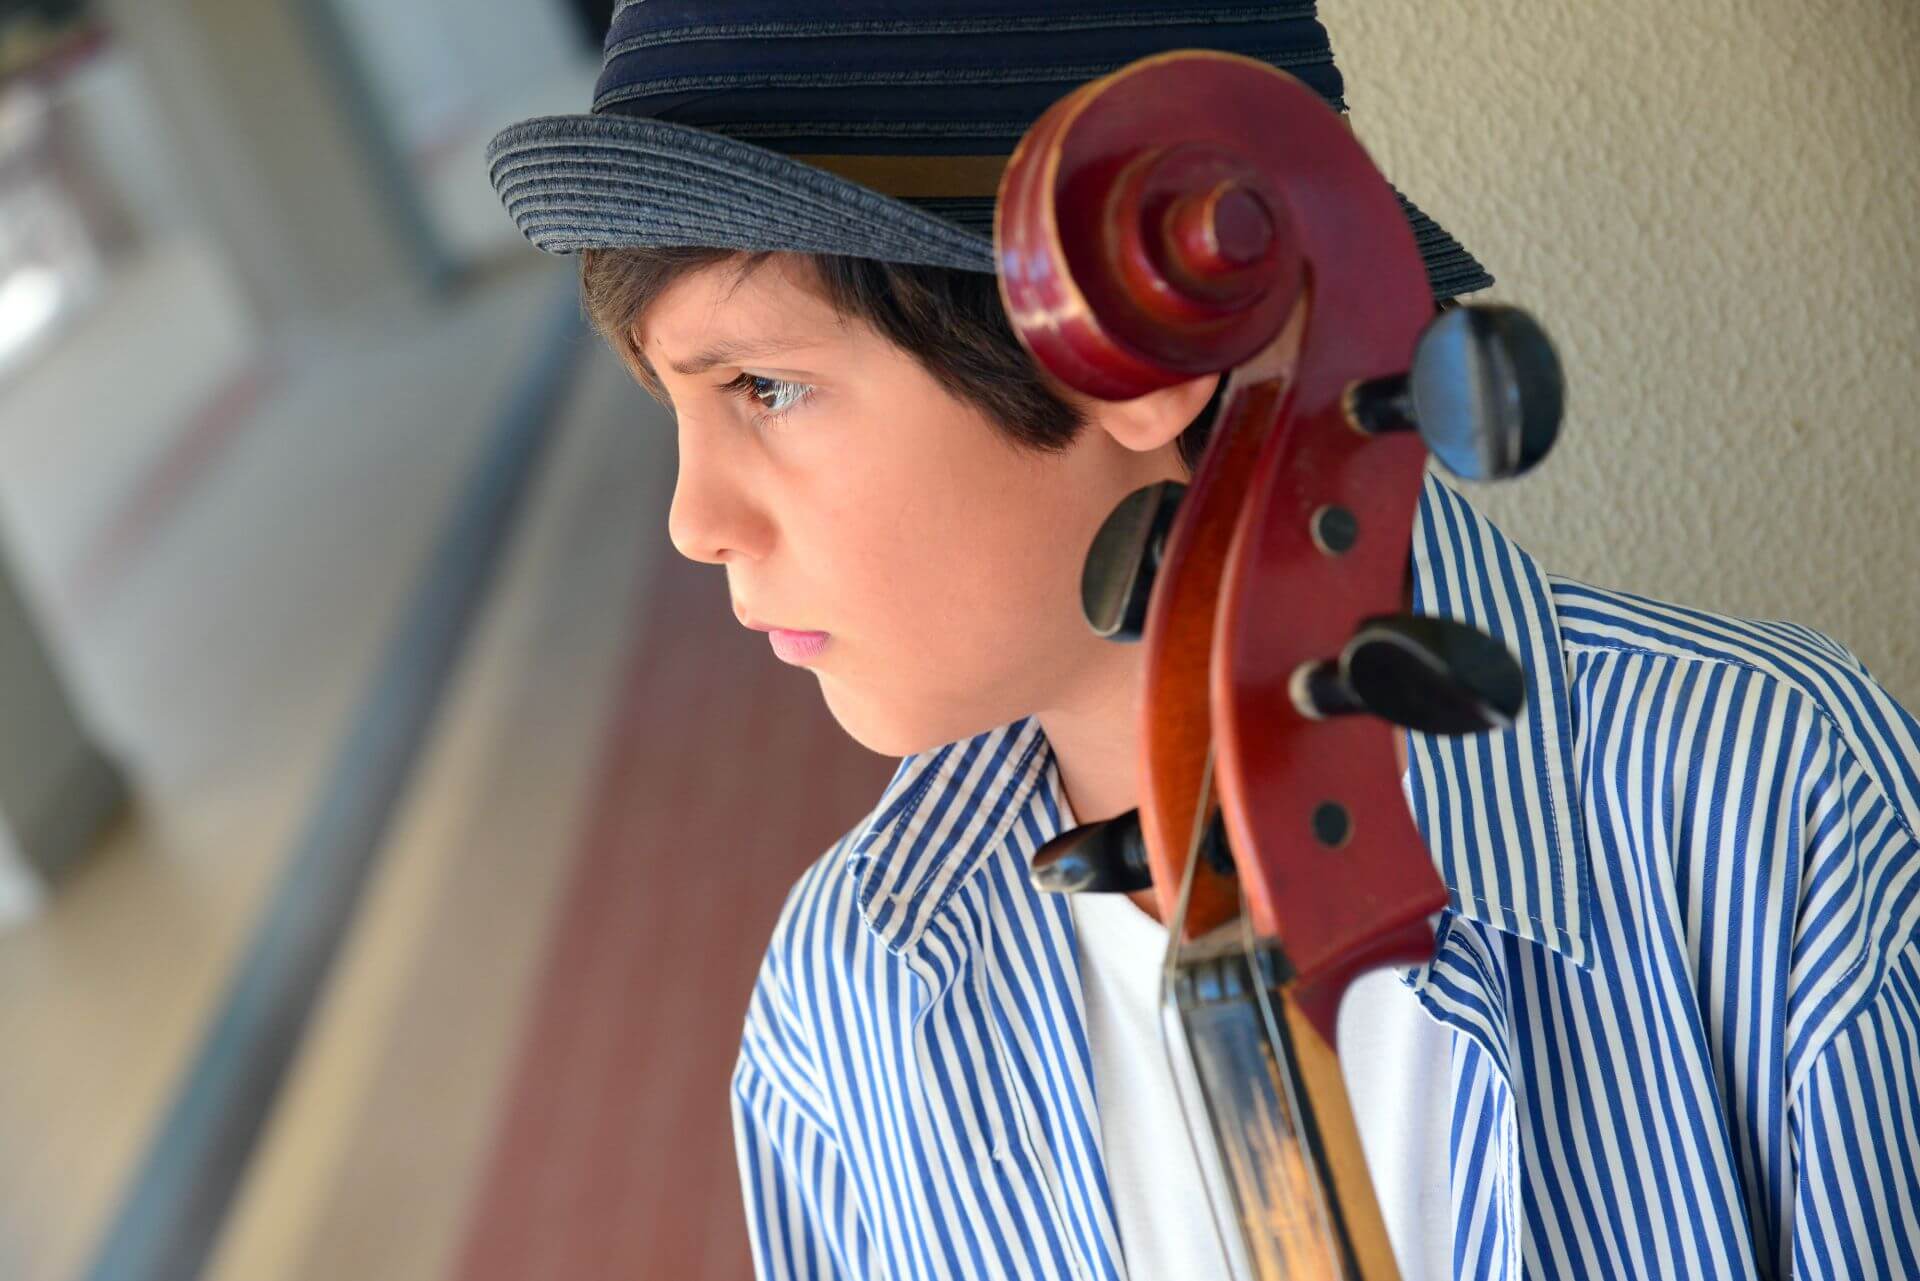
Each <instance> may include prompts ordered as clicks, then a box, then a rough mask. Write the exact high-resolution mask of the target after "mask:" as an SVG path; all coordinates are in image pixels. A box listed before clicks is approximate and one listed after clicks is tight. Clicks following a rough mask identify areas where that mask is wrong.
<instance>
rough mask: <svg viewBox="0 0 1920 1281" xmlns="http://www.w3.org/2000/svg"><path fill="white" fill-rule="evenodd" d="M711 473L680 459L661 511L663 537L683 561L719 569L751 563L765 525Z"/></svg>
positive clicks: (763, 544)
mask: <svg viewBox="0 0 1920 1281" xmlns="http://www.w3.org/2000/svg"><path fill="white" fill-rule="evenodd" d="M716 471H717V469H715V468H713V467H711V466H689V465H688V462H687V460H686V458H685V455H684V454H683V455H682V461H681V465H680V472H679V475H678V477H677V478H676V480H675V483H674V487H673V504H672V506H671V507H669V508H668V510H667V537H668V539H669V540H671V541H672V543H673V546H674V550H676V551H678V552H679V553H680V554H681V555H682V556H685V557H686V558H687V559H688V560H695V561H699V562H701V563H702V564H707V565H724V564H726V563H727V562H728V561H730V560H736V559H739V558H741V557H746V558H748V559H757V558H758V557H759V556H760V555H762V554H763V553H764V551H765V547H766V542H767V531H768V524H767V521H766V518H765V516H764V514H762V513H760V512H758V511H757V510H756V509H755V508H754V506H753V505H752V504H751V503H750V502H748V501H747V499H746V496H745V495H744V494H743V493H741V492H740V490H739V488H738V486H736V485H733V484H730V483H729V482H728V481H727V480H726V478H725V477H724V476H722V475H719V474H716Z"/></svg>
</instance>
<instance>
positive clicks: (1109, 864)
mask: <svg viewBox="0 0 1920 1281" xmlns="http://www.w3.org/2000/svg"><path fill="white" fill-rule="evenodd" d="M1032 877H1033V885H1034V888H1035V889H1041V890H1047V891H1049V892H1051V893H1055V894H1070V893H1093V894H1107V893H1114V892H1119V893H1125V894H1131V893H1133V892H1134V891H1135V890H1144V889H1146V888H1147V887H1148V886H1150V885H1152V884H1153V873H1152V872H1151V871H1150V870H1148V868H1147V842H1146V838H1145V837H1144V836H1142V835H1141V833H1140V811H1139V810H1128V811H1127V812H1126V813H1124V814H1122V815H1120V816H1119V817H1117V818H1110V819H1106V820H1104V821H1102V822H1098V823H1087V824H1085V825H1083V826H1081V827H1076V828H1073V829H1071V830H1069V831H1065V832H1062V833H1060V835H1058V836H1056V837H1054V838H1053V839H1052V840H1050V841H1048V842H1047V843H1046V844H1045V845H1042V846H1041V847H1040V852H1039V853H1037V854H1035V855H1034V856H1033V871H1032Z"/></svg>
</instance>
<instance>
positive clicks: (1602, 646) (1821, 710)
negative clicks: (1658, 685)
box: [1565, 638, 1920, 849]
mask: <svg viewBox="0 0 1920 1281" xmlns="http://www.w3.org/2000/svg"><path fill="white" fill-rule="evenodd" d="M1565 644H1566V648H1567V650H1568V652H1569V653H1572V652H1577V651H1597V652H1602V653H1617V654H1639V655H1641V656H1643V657H1646V658H1660V659H1671V660H1673V661H1675V662H1690V663H1711V664H1715V665H1718V666H1723V667H1732V668H1737V669H1739V670H1742V671H1746V672H1751V673H1752V674H1753V675H1754V676H1755V677H1756V678H1758V679H1760V680H1763V681H1766V682H1767V683H1768V684H1769V685H1771V686H1772V687H1773V688H1774V689H1775V690H1777V691H1779V692H1781V693H1783V694H1787V695H1792V696H1794V697H1796V698H1798V699H1800V700H1801V701H1802V702H1803V703H1805V704H1806V705H1807V707H1808V708H1809V709H1810V710H1811V711H1812V712H1813V713H1814V715H1816V716H1818V717H1819V718H1820V719H1821V720H1822V721H1824V722H1825V723H1826V726H1827V728H1828V729H1829V730H1831V731H1832V732H1833V736H1834V740H1835V742H1834V746H1835V748H1836V750H1843V751H1845V752H1846V754H1847V756H1848V758H1849V759H1850V760H1852V761H1853V762H1854V764H1855V766H1856V767H1858V768H1859V770H1860V772H1861V775H1862V776H1863V777H1864V778H1865V779H1866V780H1867V782H1868V783H1869V784H1871V785H1872V786H1873V787H1874V788H1875V789H1876V790H1878V791H1879V792H1880V793H1881V794H1882V795H1883V796H1884V797H1885V799H1886V801H1887V812H1888V814H1889V815H1891V816H1892V818H1893V821H1894V823H1895V824H1896V825H1897V826H1898V827H1899V828H1900V830H1901V831H1902V832H1904V833H1906V837H1907V840H1909V841H1911V842H1912V843H1913V844H1914V846H1915V847H1916V848H1917V849H1920V833H1915V831H1914V830H1913V826H1912V824H1910V823H1908V821H1907V816H1906V813H1905V812H1904V810H1903V809H1902V807H1901V806H1900V805H1898V804H1896V803H1895V798H1894V797H1892V796H1890V795H1887V794H1886V792H1887V789H1886V787H1885V786H1884V785H1883V784H1882V783H1881V781H1880V779H1879V777H1878V776H1877V775H1875V774H1874V772H1873V771H1872V770H1870V769H1868V768H1867V767H1866V765H1865V763H1864V762H1862V761H1861V760H1860V759H1859V754H1858V753H1857V752H1855V751H1854V750H1853V746H1852V744H1851V742H1850V736H1849V734H1848V732H1847V727H1846V725H1845V724H1844V723H1843V722H1842V721H1841V719H1840V718H1839V717H1838V716H1837V715H1835V714H1834V711H1833V709H1832V708H1831V707H1828V706H1827V704H1826V701H1825V700H1824V699H1822V698H1821V697H1820V696H1819V694H1817V693H1816V692H1814V691H1813V690H1810V689H1808V688H1807V687H1806V686H1804V685H1802V684H1801V683H1800V682H1799V681H1796V680H1794V679H1793V678H1792V677H1790V676H1786V675H1783V674H1781V673H1779V672H1771V671H1768V670H1767V669H1766V668H1764V667H1762V666H1760V665H1759V664H1758V663H1755V662H1751V661H1749V660H1747V659H1743V658H1739V657H1736V656H1735V655H1732V654H1697V653H1693V652H1691V651H1688V650H1679V649H1667V648H1654V647H1651V646H1646V645H1632V644H1628V643H1626V642H1624V641H1612V640H1607V639H1605V638H1596V639H1591V640H1567V641H1565ZM1835 661H1838V660H1835ZM1859 674H1860V673H1858V672H1857V671H1856V672H1855V675H1859Z"/></svg>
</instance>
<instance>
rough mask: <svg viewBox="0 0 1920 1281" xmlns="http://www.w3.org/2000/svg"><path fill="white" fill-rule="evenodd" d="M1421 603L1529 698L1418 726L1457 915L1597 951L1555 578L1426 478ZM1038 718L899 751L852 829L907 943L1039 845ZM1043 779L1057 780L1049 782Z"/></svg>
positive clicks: (1050, 794)
mask: <svg viewBox="0 0 1920 1281" xmlns="http://www.w3.org/2000/svg"><path fill="white" fill-rule="evenodd" d="M1411 560H1412V566H1413V583H1414V609H1415V611H1416V612H1418V613H1424V614H1433V615H1439V616H1443V617H1447V618H1454V619H1458V620H1460V621H1462V622H1466V623H1471V624H1473V625H1474V626H1476V627H1478V628H1480V629H1481V630H1483V631H1486V632H1488V633H1490V634H1492V635H1494V636H1496V637H1499V638H1500V639H1501V640H1503V641H1505V642H1506V644H1507V645H1508V647H1509V648H1511V649H1512V650H1513V651H1514V653H1515V655H1516V656H1517V657H1518V658H1519V660H1520V665H1521V668H1522V671H1523V672H1524V674H1525V677H1526V687H1527V704H1526V709H1525V710H1524V711H1523V712H1522V713H1521V715H1520V717H1519V718H1518V719H1517V720H1516V721H1515V722H1514V724H1513V726H1512V727H1511V728H1509V729H1507V730H1503V731H1501V732H1499V733H1496V734H1481V735H1474V736H1471V737H1467V738H1436V737H1430V736H1428V735H1424V734H1410V735H1408V740H1409V752H1408V765H1409V796H1410V799H1411V803H1412V807H1413V811H1414V818H1415V822H1416V823H1417V824H1418V826H1419V828H1420V831H1421V834H1422V835H1423V836H1424V837H1425V838H1426V841H1427V844H1428V847H1429V848H1430V849H1431V850H1432V852H1433V856H1434V862H1435V864H1436V866H1437V867H1438V868H1439V871H1440V875H1441V878H1442V879H1443V880H1444V881H1445V882H1446V884H1447V889H1448V892H1449V895H1450V898H1451V900H1452V908H1453V911H1454V912H1455V913H1457V914H1458V915H1460V916H1463V917H1466V918H1468V919H1471V920H1474V921H1478V922H1480V923H1482V924H1485V925H1490V926H1493V927H1494V928H1496V929H1501V930H1505V931H1507V932H1508V933H1510V934H1515V935H1519V936H1520V937H1523V938H1527V939H1530V940H1532V941H1534V942H1536V943H1539V944H1542V945H1543V946H1546V947H1549V948H1552V949H1553V950H1555V951H1557V952H1560V953H1562V954H1563V955H1565V956H1567V957H1568V958H1570V959H1571V960H1573V961H1574V962H1575V963H1576V964H1582V965H1584V964H1585V963H1586V959H1587V899H1588V891H1587V882H1588V873H1587V866H1586V847H1585V843H1584V841H1583V839H1582V833H1581V828H1580V823H1579V819H1578V815H1579V809H1578V806H1577V804H1576V803H1575V801H1576V792H1575V790H1574V778H1575V775H1574V770H1573V733H1572V729H1571V725H1570V720H1569V701H1568V695H1567V681H1566V670H1565V664H1564V661H1563V659H1562V657H1561V650H1560V628H1559V621H1558V618H1557V616H1556V615H1555V613H1554V608H1553V600H1552V596H1551V593H1550V591H1549V590H1548V586H1547V581H1546V576H1545V574H1544V573H1542V571H1541V570H1540V568H1539V566H1537V565H1536V564H1535V563H1534V561H1533V559H1532V558H1531V557H1530V556H1528V555H1527V554H1526V553H1525V552H1523V551H1521V550H1520V548H1519V547H1518V545H1516V544H1515V543H1514V542H1513V541H1512V540H1511V539H1509V538H1507V537H1506V535H1504V534H1502V533H1501V532H1500V531H1499V530H1498V529H1496V528H1495V527H1494V526H1493V523H1492V522H1491V521H1489V520H1487V519H1486V518H1485V517H1483V516H1481V515H1480V514H1479V513H1478V512H1476V511H1474V510H1473V508H1472V507H1470V506H1469V505H1468V504H1467V502H1466V501H1465V500H1464V499H1463V498H1461V497H1460V496H1459V495H1458V494H1456V493H1454V492H1453V491H1452V490H1451V489H1448V488H1447V487H1446V486H1445V485H1443V484H1441V483H1440V482H1439V481H1438V480H1437V479H1435V478H1433V477H1432V476H1429V477H1428V478H1427V483H1426V491H1425V493H1424V494H1423V496H1422V498H1421V503H1420V509H1419V512H1418V515H1417V517H1416V519H1415V522H1414V530H1413V547H1412V556H1411ZM1053 773H1054V770H1053V758H1052V753H1051V752H1050V751H1049V750H1048V749H1047V744H1046V736H1045V734H1044V733H1042V732H1041V730H1040V727H1039V724H1038V722H1036V721H1034V720H1032V719H1031V718H1027V719H1023V720H1019V721H1015V722H1014V723H1012V724H1010V725H1004V726H1001V727H1000V728H998V729H994V730H990V731H988V732H987V733H985V734H981V735H978V736H976V737H974V738H970V739H964V740H961V741H959V742H955V743H949V744H947V745H946V746H944V747H940V748H937V749H935V750H933V751H931V752H924V753H921V754H919V755H915V756H909V757H907V758H905V759H904V760H902V761H901V762H900V766H899V768H898V769H896V770H895V771H894V776H893V779H892V781H891V782H889V783H888V784H887V787H886V790H885V791H884V792H883V793H882V795H881V798H880V802H879V804H878V805H876V806H875V807H874V810H873V812H872V813H871V814H870V815H869V817H868V818H867V820H866V822H865V823H863V824H862V825H861V827H860V828H859V829H858V830H857V831H856V832H855V834H854V837H853V840H852V843H851V847H850V852H849V854H848V861H847V872H848V874H849V875H851V876H853V877H855V878H856V880H857V882H858V891H857V895H856V898H857V901H858V903H859V907H860V912H861V915H862V917H863V918H864V919H865V920H866V923H867V924H868V926H869V927H871V928H872V929H873V931H874V932H875V933H876V934H877V935H878V936H879V937H880V938H881V939H882V941H883V942H884V943H885V945H886V946H887V947H888V948H889V949H890V950H892V951H894V952H902V951H905V950H906V949H908V948H910V947H911V946H912V945H913V944H914V943H915V942H916V941H917V940H918V939H919V937H920V935H921V933H922V932H923V931H924V929H925V928H926V925H927V923H928V922H929V921H930V920H931V919H932V918H933V916H934V915H935V913H936V912H937V911H938V910H939V908H940V906H941V905H942V904H944V902H945V901H946V898H947V896H948V895H949V894H950V893H951V892H952V891H953V890H954V889H955V888H957V887H958V886H959V885H960V884H961V883H962V882H963V881H964V880H965V878H966V876H967V875H968V874H969V873H970V872H972V871H973V870H974V869H975V868H976V867H978V866H979V865H980V863H981V861H982V859H983V858H984V857H985V856H986V855H988V854H990V853H991V852H993V851H994V850H995V849H997V848H999V847H1000V846H1001V844H1002V843H1003V842H1004V841H1005V840H1006V839H1007V837H1008V835H1009V833H1010V831H1011V830H1012V829H1013V827H1014V825H1015V824H1016V823H1020V822H1025V823H1026V824H1028V825H1029V826H1030V828H1031V829H1032V831H1031V832H1030V836H1031V837H1032V838H1033V845H1034V847H1036V848H1037V846H1038V845H1039V843H1040V842H1043V841H1044V840H1046V839H1047V838H1048V837H1050V836H1052V835H1053V834H1054V833H1055V832H1057V831H1058V830H1060V826H1061V824H1062V821H1063V820H1062V810H1063V806H1064V796H1063V795H1061V794H1060V792H1059V789H1058V787H1057V785H1056V784H1053V783H1052V782H1051V781H1050V780H1051V779H1052V777H1053ZM1043 781H1047V782H1048V785H1047V786H1040V785H1039V784H1041V783H1042V782H1043Z"/></svg>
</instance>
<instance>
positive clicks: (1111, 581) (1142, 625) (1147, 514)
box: [1080, 480, 1187, 641]
mask: <svg viewBox="0 0 1920 1281" xmlns="http://www.w3.org/2000/svg"><path fill="white" fill-rule="evenodd" d="M1186 492H1187V487H1186V486H1185V485H1182V484H1181V483H1180V482H1179V481H1175V480H1163V481H1160V482H1158V483H1156V484H1152V485H1148V486H1146V487H1145V488H1142V489H1136V490H1134V491H1133V492H1132V493H1131V494H1128V495H1127V496H1126V497H1125V498H1123V499H1121V500H1120V503H1119V505H1118V506H1116V507H1115V508H1114V509H1113V511H1112V512H1111V513H1110V514H1109V515H1108V516H1107V518H1106V520H1105V521H1103V522H1101V525H1100V532H1099V533H1097V534H1095V535H1094V537H1093V546H1091V547H1090V548H1088V549H1087V559H1086V563H1085V564H1084V565H1083V566H1082V567H1081V571H1080V609H1081V612H1082V613H1084V614H1085V615H1086V617H1087V625H1088V626H1089V627H1091V628H1093V631H1094V634H1095V635H1096V636H1104V637H1106V638H1107V639H1108V640H1117V641H1137V640H1139V639H1140V637H1141V636H1142V635H1143V634H1145V632H1146V630H1147V602H1148V600H1150V599H1151V598H1152V596H1153V579H1154V575H1155V574H1156V573H1158V572H1159V570H1160V558H1161V556H1162V554H1163V553H1164V552H1165V550H1166V542H1167V531H1168V530H1170V529H1172V528H1173V517H1174V513H1176V512H1178V511H1179V510H1180V499H1181V498H1182V497H1183V496H1184V495H1185V494H1186Z"/></svg>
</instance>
